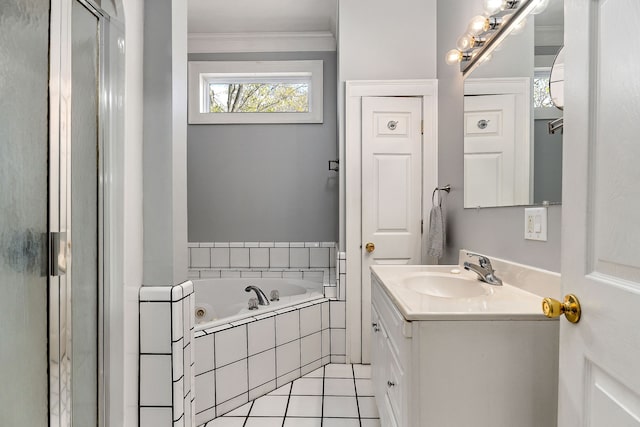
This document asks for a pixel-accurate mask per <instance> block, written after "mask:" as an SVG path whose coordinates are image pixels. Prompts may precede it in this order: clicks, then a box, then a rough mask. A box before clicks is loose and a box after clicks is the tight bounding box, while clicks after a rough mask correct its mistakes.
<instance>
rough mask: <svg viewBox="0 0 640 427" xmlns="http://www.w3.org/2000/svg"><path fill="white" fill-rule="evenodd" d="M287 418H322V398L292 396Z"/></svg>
mask: <svg viewBox="0 0 640 427" xmlns="http://www.w3.org/2000/svg"><path fill="white" fill-rule="evenodd" d="M287 416H292V417H321V416H322V396H291V398H290V399H289V408H288V409H287Z"/></svg>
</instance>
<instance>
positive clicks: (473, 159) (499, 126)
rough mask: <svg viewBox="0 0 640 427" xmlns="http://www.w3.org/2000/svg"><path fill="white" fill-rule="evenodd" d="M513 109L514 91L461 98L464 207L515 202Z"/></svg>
mask: <svg viewBox="0 0 640 427" xmlns="http://www.w3.org/2000/svg"><path fill="white" fill-rule="evenodd" d="M515 112H516V97H515V95H513V94H507V95H476V96H465V97H464V123H463V125H464V188H465V191H464V207H465V208H471V207H477V206H508V205H513V204H515V203H514V202H515V201H516V186H515V182H516V179H515V169H516V161H515V160H516V147H515V141H517V140H518V139H517V138H516V133H515V130H516V126H515V123H516V114H515ZM527 190H528V187H527ZM525 200H528V194H527V199H525Z"/></svg>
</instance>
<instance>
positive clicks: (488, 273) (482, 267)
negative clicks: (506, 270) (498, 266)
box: [463, 252, 502, 286]
mask: <svg viewBox="0 0 640 427" xmlns="http://www.w3.org/2000/svg"><path fill="white" fill-rule="evenodd" d="M467 256H468V257H478V264H473V263H471V262H469V261H465V262H464V264H463V267H464V269H465V270H467V271H473V272H474V273H476V274H477V275H478V279H480V280H481V281H483V282H485V283H488V284H490V285H496V286H502V279H500V278H499V277H497V276H496V275H495V271H494V270H493V266H492V265H491V261H489V258H487V257H485V256H483V255H480V254H474V253H473V252H467Z"/></svg>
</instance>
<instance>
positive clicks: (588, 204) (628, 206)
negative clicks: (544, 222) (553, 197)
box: [558, 0, 640, 427]
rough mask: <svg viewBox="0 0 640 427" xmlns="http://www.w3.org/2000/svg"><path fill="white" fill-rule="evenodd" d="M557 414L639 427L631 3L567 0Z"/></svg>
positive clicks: (639, 172)
mask: <svg viewBox="0 0 640 427" xmlns="http://www.w3.org/2000/svg"><path fill="white" fill-rule="evenodd" d="M565 8H566V12H565V17H566V33H565V47H566V49H565V51H566V63H565V65H566V67H565V70H566V75H567V79H566V80H565V85H566V86H565V95H566V104H565V109H564V111H565V142H564V144H565V146H564V156H565V157H564V159H565V161H564V182H563V189H564V190H565V191H564V192H563V208H562V209H563V217H562V225H563V234H562V287H563V291H564V293H565V294H568V293H573V294H575V295H576V296H577V297H578V299H579V300H580V303H581V306H582V318H581V319H580V321H579V322H578V323H576V324H571V323H569V322H567V321H566V320H561V326H560V384H559V408H558V409H559V416H558V417H559V418H558V424H559V425H560V426H561V427H568V426H578V425H579V426H591V427H598V426H606V427H608V426H615V427H623V426H624V427H630V426H640V220H639V218H640V215H639V212H640V187H639V186H638V183H640V168H639V167H638V161H640V142H639V139H638V129H639V127H638V123H640V80H639V79H638V76H640V60H638V58H637V57H636V56H633V55H631V56H630V55H629V52H631V51H634V50H635V39H636V33H637V23H638V22H640V3H639V2H638V1H637V0H591V1H585V0H570V1H567V2H566V3H565Z"/></svg>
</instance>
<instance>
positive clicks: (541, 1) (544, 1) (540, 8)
mask: <svg viewBox="0 0 640 427" xmlns="http://www.w3.org/2000/svg"><path fill="white" fill-rule="evenodd" d="M537 1H538V5H537V6H536V7H535V8H534V9H533V10H532V11H531V14H532V15H537V14H539V13H542V12H544V10H545V9H546V8H547V6H549V0H537Z"/></svg>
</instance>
